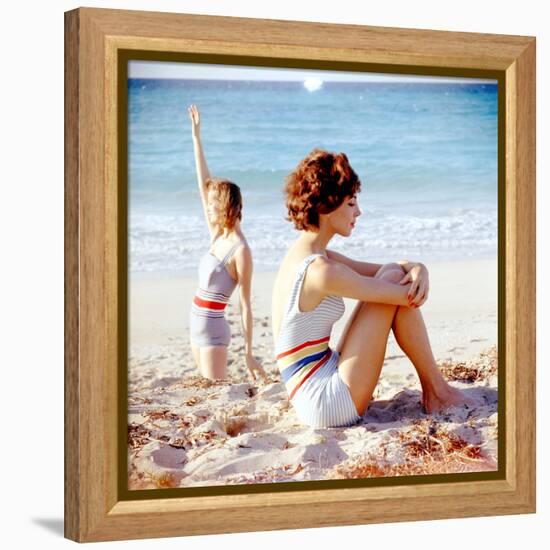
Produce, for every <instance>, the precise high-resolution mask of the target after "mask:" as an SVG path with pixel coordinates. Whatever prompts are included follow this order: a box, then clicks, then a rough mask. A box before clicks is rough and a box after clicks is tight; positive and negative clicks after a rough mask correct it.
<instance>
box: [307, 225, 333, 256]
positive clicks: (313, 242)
mask: <svg viewBox="0 0 550 550" xmlns="http://www.w3.org/2000/svg"><path fill="white" fill-rule="evenodd" d="M333 236H334V232H333V231H329V230H327V229H326V226H325V228H323V227H321V228H319V229H317V228H314V229H308V230H304V231H302V232H301V235H300V241H301V242H302V243H303V244H304V245H305V246H307V247H308V248H309V249H310V250H311V251H312V252H313V253H316V254H324V253H325V252H326V249H327V246H328V243H329V242H330V240H331V239H332V237H333Z"/></svg>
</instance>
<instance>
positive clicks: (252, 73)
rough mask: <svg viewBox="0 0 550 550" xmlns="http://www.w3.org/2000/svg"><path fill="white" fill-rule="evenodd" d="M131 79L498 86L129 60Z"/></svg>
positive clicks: (452, 79) (341, 73)
mask: <svg viewBox="0 0 550 550" xmlns="http://www.w3.org/2000/svg"><path fill="white" fill-rule="evenodd" d="M128 77H129V78H175V79H193V80H204V79H211V80H285V81H300V82H301V81H305V80H306V79H308V78H318V79H320V80H322V81H323V82H327V81H338V82H396V81H398V82H430V83H436V82H441V83H445V82H471V83H479V84H481V83H495V84H496V80H487V79H484V80H482V79H475V78H450V77H447V78H443V77H441V78H436V77H431V76H410V75H407V76H405V75H388V74H379V73H353V72H343V71H316V70H307V69H275V68H263V67H243V66H240V65H239V66H237V65H235V66H229V65H214V64H198V63H171V62H167V61H130V62H129V63H128Z"/></svg>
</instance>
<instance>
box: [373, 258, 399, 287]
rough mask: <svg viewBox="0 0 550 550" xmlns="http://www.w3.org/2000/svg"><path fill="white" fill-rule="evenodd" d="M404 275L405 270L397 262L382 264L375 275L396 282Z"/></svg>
mask: <svg viewBox="0 0 550 550" xmlns="http://www.w3.org/2000/svg"><path fill="white" fill-rule="evenodd" d="M404 275H405V270H404V269H403V267H402V266H400V265H399V264H398V263H395V262H394V263H389V264H384V265H383V266H382V267H381V268H380V269H379V270H378V271H377V272H376V275H375V277H376V278H377V279H383V280H384V281H388V282H390V283H398V282H399V281H401V279H402V278H403V276H404Z"/></svg>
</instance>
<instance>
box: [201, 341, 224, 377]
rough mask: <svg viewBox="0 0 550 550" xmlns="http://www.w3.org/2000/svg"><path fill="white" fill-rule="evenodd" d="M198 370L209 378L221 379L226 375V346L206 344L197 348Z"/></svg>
mask: <svg viewBox="0 0 550 550" xmlns="http://www.w3.org/2000/svg"><path fill="white" fill-rule="evenodd" d="M199 355H200V366H199V369H200V372H201V374H202V375H203V376H204V377H205V378H209V379H210V380H222V379H224V378H225V377H226V376H227V347H226V346H206V347H201V348H199Z"/></svg>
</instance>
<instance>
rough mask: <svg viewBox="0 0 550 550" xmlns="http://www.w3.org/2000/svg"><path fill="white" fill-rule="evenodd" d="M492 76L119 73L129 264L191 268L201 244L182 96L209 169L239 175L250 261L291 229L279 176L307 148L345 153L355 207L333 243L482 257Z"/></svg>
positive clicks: (275, 249)
mask: <svg viewBox="0 0 550 550" xmlns="http://www.w3.org/2000/svg"><path fill="white" fill-rule="evenodd" d="M497 98H498V90H497V85H496V83H495V84H481V83H478V82H475V83H464V81H460V82H457V83H449V84H443V83H437V84H436V83H432V84H429V83H404V82H401V83H399V82H395V83H374V82H367V83H358V82H325V83H324V84H323V85H322V86H321V88H320V89H317V90H315V91H308V89H306V88H305V87H304V85H303V83H301V82H275V81H228V80H219V81H215V80H175V79H165V80H155V79H129V81H128V108H129V118H128V120H129V124H128V132H129V135H128V139H129V143H128V148H129V159H128V160H129V181H128V194H129V227H128V231H129V243H128V244H129V268H130V270H131V272H132V273H138V272H148V273H153V272H154V273H160V272H166V273H180V274H190V273H194V272H195V270H196V268H197V264H198V260H199V257H200V255H201V254H203V253H204V252H205V251H206V250H207V248H208V234H207V229H206V225H205V223H204V221H203V218H202V211H201V207H200V199H199V195H198V191H197V182H196V174H195V165H194V156H193V144H192V140H191V125H190V121H189V117H188V114H187V106H188V105H189V104H191V103H195V104H197V105H198V107H199V109H200V112H201V126H202V132H201V133H202V141H203V145H204V149H205V154H206V159H207V162H208V165H209V168H210V172H211V173H212V174H213V175H215V176H220V177H226V178H229V179H231V180H232V181H234V182H235V183H237V184H238V185H240V187H241V189H242V192H243V198H244V211H243V223H242V227H243V230H244V232H245V234H246V236H247V239H248V241H249V243H250V245H251V248H252V252H253V255H254V265H255V270H260V271H261V270H272V269H275V268H276V267H277V265H278V263H279V261H280V259H281V257H282V255H283V254H284V251H285V250H286V249H287V247H288V246H289V244H290V243H291V242H292V241H293V240H294V239H295V238H296V236H297V232H296V231H295V230H294V229H293V228H292V225H291V223H290V222H288V221H286V220H285V215H286V212H285V209H284V198H283V194H282V187H283V183H284V178H285V176H286V175H287V174H288V173H289V172H290V171H292V169H293V168H294V167H295V166H296V164H297V163H298V162H299V161H300V159H302V158H303V157H304V156H305V155H306V154H307V153H308V152H309V151H311V149H313V148H314V147H322V148H325V149H328V150H330V151H343V152H345V153H346V154H347V156H348V158H349V160H350V162H351V164H352V166H353V168H354V170H355V171H356V172H357V174H358V175H359V178H360V179H361V182H362V192H361V194H360V196H359V205H360V208H361V210H362V212H363V214H362V216H361V217H360V218H359V220H358V223H357V225H356V228H355V230H354V233H353V234H352V236H351V237H350V238H347V239H344V238H341V237H336V238H335V239H334V241H333V246H332V248H334V249H337V250H339V251H341V252H343V253H348V254H351V255H353V256H354V257H357V258H360V259H364V260H367V261H373V262H386V261H393V260H399V259H410V260H421V261H431V260H449V259H458V258H481V257H495V256H496V252H497V180H498V177H497V132H498V124H497V122H498V121H497V102H498V101H497Z"/></svg>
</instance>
